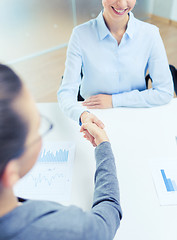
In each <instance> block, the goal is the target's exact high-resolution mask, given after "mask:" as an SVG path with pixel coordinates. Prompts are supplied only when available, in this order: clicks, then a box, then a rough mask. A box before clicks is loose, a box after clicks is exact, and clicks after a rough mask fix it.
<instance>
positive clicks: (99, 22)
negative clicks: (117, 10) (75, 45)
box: [96, 11, 110, 40]
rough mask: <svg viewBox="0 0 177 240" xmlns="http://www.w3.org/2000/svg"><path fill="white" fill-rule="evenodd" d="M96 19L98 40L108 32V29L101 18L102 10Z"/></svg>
mask: <svg viewBox="0 0 177 240" xmlns="http://www.w3.org/2000/svg"><path fill="white" fill-rule="evenodd" d="M96 20H97V26H98V33H99V37H100V40H103V39H104V38H105V37H106V36H107V35H109V34H110V31H109V29H108V28H107V26H106V24H105V21H104V18H103V11H101V12H100V14H99V15H98V17H97V19H96Z"/></svg>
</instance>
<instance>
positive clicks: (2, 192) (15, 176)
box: [0, 64, 122, 240]
mask: <svg viewBox="0 0 177 240" xmlns="http://www.w3.org/2000/svg"><path fill="white" fill-rule="evenodd" d="M43 123H44V125H43ZM41 124H42V125H43V126H42V131H41V127H40V126H41ZM51 129H52V124H50V122H48V120H47V119H46V118H44V117H42V118H41V117H40V115H39V113H38V111H37V109H36V106H35V103H34V100H33V98H32V97H31V95H30V94H29V92H28V90H27V89H26V87H25V86H24V84H23V83H22V82H21V80H20V79H19V77H18V76H17V75H16V74H15V73H14V72H13V71H12V70H11V69H10V68H9V67H7V66H5V65H1V64H0V240H4V239H6V240H10V239H13V240H20V239H21V240H24V239H25V240H29V239H31V240H34V239H40V240H48V239H52V240H55V239H62V240H71V239H75V240H79V239H83V240H87V239H88V240H90V239H92V240H99V239H100V240H104V239H105V240H106V239H113V237H114V235H115V233H116V230H117V228H118V227H119V224H120V219H121V217H122V213H121V207H120V200H119V187H118V180H117V176H116V168H115V162H114V156H113V153H112V150H111V146H110V143H109V140H108V138H107V135H106V133H105V131H104V130H103V129H101V128H99V127H98V126H97V125H96V124H93V123H87V124H83V125H82V127H81V132H83V133H84V136H85V137H86V138H88V134H89V136H92V141H93V143H94V145H96V146H97V147H96V149H95V158H96V173H95V189H94V198H93V205H92V209H91V210H90V211H89V212H84V211H83V210H82V209H80V208H78V207H76V206H69V207H66V206H62V205H60V204H57V203H54V202H48V201H32V200H27V201H25V202H24V203H20V204H19V202H18V200H17V198H16V197H15V196H14V194H13V186H14V185H15V183H16V182H17V181H18V180H19V179H20V178H22V177H23V176H24V175H25V174H26V173H28V172H29V171H30V169H31V168H32V167H33V166H34V164H35V162H36V160H37V158H38V155H39V153H40V149H41V142H42V139H41V136H44V135H45V134H46V133H47V132H49V130H51ZM27 187H28V186H27Z"/></svg>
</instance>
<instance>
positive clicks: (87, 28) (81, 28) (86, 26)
mask: <svg viewBox="0 0 177 240" xmlns="http://www.w3.org/2000/svg"><path fill="white" fill-rule="evenodd" d="M95 28H96V19H92V20H90V21H88V22H85V23H82V24H80V25H78V26H76V27H74V29H73V32H74V33H75V34H79V35H80V34H87V33H90V32H92V31H93V29H95Z"/></svg>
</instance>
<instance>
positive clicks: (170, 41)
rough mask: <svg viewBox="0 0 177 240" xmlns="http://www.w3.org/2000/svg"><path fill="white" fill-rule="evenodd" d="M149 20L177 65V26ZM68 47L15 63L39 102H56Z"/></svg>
mask: <svg viewBox="0 0 177 240" xmlns="http://www.w3.org/2000/svg"><path fill="white" fill-rule="evenodd" d="M147 22H149V23H152V24H155V25H156V26H157V27H159V29H160V33H161V36H162V39H163V41H164V45H165V48H166V52H167V56H168V60H169V63H170V64H173V65H175V66H176V67H177V26H175V24H170V22H165V21H163V20H162V19H159V18H155V17H151V18H150V19H149V20H147ZM65 58H66V48H63V49H60V50H57V51H54V52H51V53H48V54H45V55H42V56H39V57H36V58H33V59H31V60H26V61H24V62H21V63H16V64H13V65H12V67H13V68H14V69H15V70H16V71H17V72H18V73H19V74H20V75H21V77H22V79H23V80H24V81H25V83H26V84H27V86H28V87H29V89H30V90H31V92H32V94H33V96H34V98H35V100H36V101H37V102H56V101H57V90H58V88H59V86H60V83H61V76H62V75H63V72H64V64H65Z"/></svg>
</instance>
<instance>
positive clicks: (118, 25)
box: [103, 11, 129, 34]
mask: <svg viewBox="0 0 177 240" xmlns="http://www.w3.org/2000/svg"><path fill="white" fill-rule="evenodd" d="M103 17H104V20H105V23H106V25H107V27H108V29H109V31H110V32H111V33H114V34H116V33H122V32H125V31H126V29H127V24H128V20H129V16H128V14H127V15H126V16H125V17H124V18H120V19H112V18H111V17H110V16H109V15H108V14H107V13H106V12H105V11H104V12H103Z"/></svg>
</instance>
